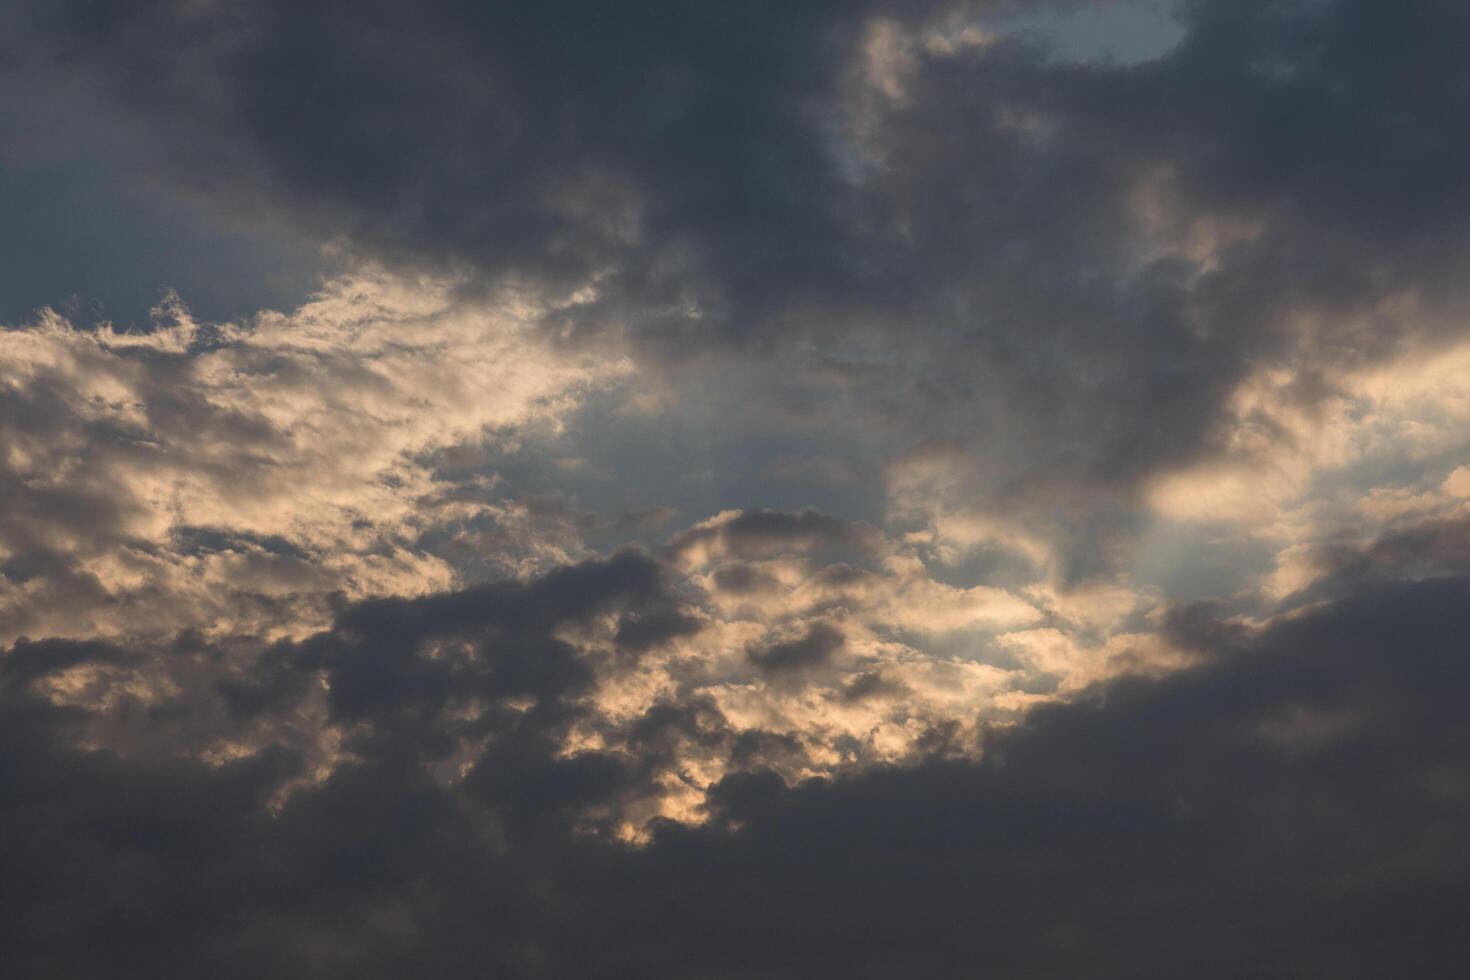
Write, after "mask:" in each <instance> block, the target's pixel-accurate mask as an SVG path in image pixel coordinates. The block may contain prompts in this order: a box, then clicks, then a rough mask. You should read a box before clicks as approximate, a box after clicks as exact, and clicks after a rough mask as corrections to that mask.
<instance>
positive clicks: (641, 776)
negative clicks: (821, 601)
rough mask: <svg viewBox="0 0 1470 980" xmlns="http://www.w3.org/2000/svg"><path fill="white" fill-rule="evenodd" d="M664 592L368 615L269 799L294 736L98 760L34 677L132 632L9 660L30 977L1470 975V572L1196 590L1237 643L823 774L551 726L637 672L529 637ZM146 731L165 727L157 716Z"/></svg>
mask: <svg viewBox="0 0 1470 980" xmlns="http://www.w3.org/2000/svg"><path fill="white" fill-rule="evenodd" d="M658 581H659V573H658V572H657V570H656V567H655V566H653V565H651V564H650V563H649V562H648V561H647V559H645V558H642V557H640V556H637V555H632V554H629V555H624V556H621V557H618V558H615V559H612V560H610V561H608V562H599V563H593V564H589V565H585V566H581V567H577V568H570V569H567V570H566V571H565V572H559V573H556V574H554V575H551V576H548V577H546V578H544V579H541V580H539V581H537V582H534V583H531V584H529V585H527V586H525V587H520V588H516V589H505V588H501V589H490V590H485V589H477V590H472V591H469V592H465V593H461V594H453V595H445V596H442V597H437V598H433V599H427V600H420V601H417V602H406V603H379V602H374V603H368V604H365V605H361V606H356V607H353V608H351V609H348V610H345V611H344V612H343V614H342V616H341V618H340V619H339V621H338V623H337V625H336V626H335V627H334V628H333V630H331V631H330V632H328V633H326V634H323V635H322V636H320V637H318V638H317V639H315V640H313V641H311V642H309V643H307V644H304V645H303V646H301V647H300V648H298V649H296V650H295V651H287V652H286V653H285V655H284V656H283V657H282V659H280V660H279V661H278V662H276V663H275V664H274V665H271V666H264V665H262V666H260V667H258V668H256V670H257V673H259V674H269V673H270V672H271V671H274V670H285V671H288V672H304V671H309V670H311V669H313V668H314V667H315V668H321V667H324V669H326V670H327V671H328V673H329V674H331V675H332V676H333V678H334V680H335V683H334V687H333V702H332V711H333V713H334V714H335V715H337V716H339V717H342V718H345V719H352V720H353V721H354V723H356V724H358V725H359V726H363V727H360V729H359V735H358V736H357V737H355V739H354V741H353V747H354V749H355V750H356V751H357V753H358V755H357V757H356V759H355V760H354V761H350V762H347V763H345V764H342V765H340V766H339V767H338V768H337V769H336V770H335V771H333V772H332V774H331V775H330V776H328V777H327V778H326V779H325V780H324V781H320V782H315V783H308V784H307V785H305V786H303V787H301V788H298V789H297V790H296V791H295V792H294V793H293V794H292V795H290V796H289V797H288V798H287V799H286V800H285V802H284V804H282V805H279V806H278V807H277V808H276V809H275V810H272V809H271V808H270V806H269V805H268V804H269V803H270V801H271V800H272V799H273V798H274V796H275V794H276V793H277V791H278V789H279V788H280V787H281V786H283V785H284V784H286V783H287V782H289V781H290V780H292V779H295V778H298V777H299V776H300V775H301V772H302V765H303V762H302V756H301V754H300V752H299V751H295V750H292V749H290V748H287V747H285V746H283V745H280V744H276V745H274V747H272V746H269V745H263V746H259V747H258V749H257V751H255V752H254V753H253V754H251V755H250V756H248V757H246V758H241V759H238V760H235V761H228V762H224V763H221V764H216V765H208V764H205V763H202V762H198V761H190V760H189V759H187V758H185V757H181V756H180V755H179V754H178V753H177V751H176V747H175V748H174V749H169V748H164V747H163V746H164V745H165V744H166V743H159V745H158V747H156V748H155V749H154V750H152V751H149V752H135V753H132V754H119V753H117V752H113V751H106V750H86V749H80V748H75V747H73V744H74V742H73V740H74V739H75V737H76V736H77V734H78V732H79V731H80V730H81V727H83V726H84V725H85V722H86V717H85V716H86V714H87V711H88V710H89V709H84V708H72V709H64V708H60V707H56V706H54V705H53V704H51V703H50V702H48V701H47V700H45V699H43V698H41V697H39V696H38V694H37V693H35V692H36V691H37V690H38V688H36V687H35V685H36V684H37V683H38V682H40V681H41V680H42V678H43V676H44V675H45V673H46V672H47V671H58V670H66V669H73V668H75V667H76V666H77V665H79V664H83V663H91V664H98V665H104V664H108V663H113V662H116V661H117V660H118V658H119V657H123V656H124V655H123V654H122V653H121V652H120V651H116V650H113V649H110V648H108V647H106V646H105V645H98V644H91V645H85V644H72V645H68V644H58V643H51V644H23V645H20V646H18V647H16V648H15V649H13V650H12V651H10V652H9V653H8V654H7V655H6V660H5V665H6V666H5V676H6V685H5V687H4V694H3V695H0V697H3V698H4V708H5V710H4V712H3V714H0V717H3V722H0V810H3V815H4V821H5V826H6V828H7V830H6V834H5V835H4V838H3V844H0V864H3V870H4V872H5V874H4V881H5V887H4V889H3V890H0V895H3V903H4V908H5V912H6V915H5V916H4V922H5V926H4V929H5V932H4V940H3V941H4V945H5V948H6V953H7V960H8V962H9V963H10V964H11V969H12V971H14V975H16V976H23V977H31V976H36V977H40V976H68V977H87V976H105V975H116V973H117V971H118V970H119V969H125V970H127V971H129V972H138V973H146V974H148V975H153V976H165V977H166V976H187V975H193V974H197V973H198V972H199V971H201V970H203V971H206V972H209V973H210V974H211V975H216V976H224V977H229V976H242V977H243V976H251V975H259V974H260V973H262V972H265V973H270V972H280V971H282V970H285V971H287V972H290V973H292V974H293V975H298V976H309V977H318V976H319V977H333V976H374V977H376V976H383V977H388V976H396V975H401V973H402V971H404V970H407V969H414V970H427V971H430V972H433V973H434V974H435V975H438V976H446V977H456V976H478V975H482V974H483V973H484V971H485V970H486V969H494V970H496V971H497V972H499V973H502V974H504V975H511V976H627V975H630V974H636V975H640V976H690V975H698V976H711V977H743V976H756V975H759V976H793V977H795V976H812V975H832V976H836V975H843V976H872V977H881V976H899V975H905V976H914V975H924V976H942V975H953V974H955V973H957V972H969V971H975V970H984V971H985V972H987V973H988V974H990V975H994V976H1003V977H1018V978H1020V977H1043V976H1055V975H1058V974H1079V973H1080V974H1085V975H1088V976H1097V977H1114V976H1116V977H1122V976H1175V975H1178V973H1179V972H1180V971H1188V972H1191V973H1192V974H1196V975H1201V976H1206V977H1216V976H1218V977H1230V976H1239V975H1241V974H1242V973H1249V974H1252V975H1273V976H1277V975H1279V976H1288V975H1289V976H1323V977H1325V976H1348V977H1358V976H1361V977H1373V976H1382V975H1384V974H1385V973H1388V972H1405V973H1409V974H1412V975H1416V976H1448V975H1451V974H1452V973H1453V972H1454V970H1455V969H1457V964H1458V963H1460V962H1462V961H1463V957H1464V956H1465V954H1466V950H1465V947H1464V939H1463V937H1462V930H1460V929H1458V928H1457V919H1458V915H1457V910H1458V909H1460V908H1462V907H1463V903H1464V901H1465V900H1466V898H1467V897H1470V896H1467V894H1466V889H1467V886H1466V882H1467V880H1470V879H1467V877H1466V875H1467V872H1470V841H1467V840H1466V839H1465V835H1464V830H1463V828H1464V825H1465V821H1466V818H1467V816H1470V814H1467V812H1466V807H1467V803H1470V801H1467V799H1466V795H1465V793H1464V789H1463V787H1464V784H1465V781H1466V779H1467V777H1470V773H1467V772H1466V769H1465V766H1466V762H1465V760H1466V758H1467V757H1470V755H1467V751H1470V745H1467V744H1466V738H1467V731H1466V727H1465V725H1464V723H1463V714H1464V713H1463V710H1462V705H1461V704H1460V692H1462V691H1463V690H1464V688H1465V685H1466V683H1467V682H1470V676H1467V673H1466V671H1467V667H1466V661H1465V658H1464V657H1463V656H1461V654H1460V649H1461V647H1462V646H1463V644H1462V643H1461V642H1460V640H1461V637H1463V635H1464V631H1465V629H1466V628H1467V626H1470V623H1467V622H1466V614H1465V610H1466V609H1470V604H1467V603H1466V602H1465V599H1466V597H1467V595H1470V580H1467V579H1466V578H1465V577H1464V575H1463V574H1456V575H1450V576H1448V577H1443V578H1438V579H1433V580H1426V581H1421V582H1391V583H1383V584H1377V585H1373V586H1370V587H1366V588H1364V589H1361V590H1359V591H1356V592H1354V593H1352V594H1351V595H1347V596H1344V597H1343V598H1342V599H1341V600H1340V601H1338V602H1334V603H1330V604H1326V605H1322V606H1319V607H1318V608H1316V609H1314V610H1313V611H1311V612H1310V613H1307V614H1305V615H1300V616H1296V617H1293V618H1289V619H1286V620H1283V621H1281V622H1279V623H1278V624H1276V625H1273V626H1271V627H1269V628H1267V629H1265V630H1264V631H1261V632H1258V633H1252V632H1250V631H1249V630H1246V629H1243V628H1241V627H1239V626H1235V627H1231V626H1229V625H1228V624H1224V623H1221V622H1219V621H1218V620H1216V619H1215V617H1214V614H1212V613H1211V612H1210V611H1209V610H1207V609H1202V608H1195V609H1191V610H1181V611H1180V613H1179V614H1178V615H1177V616H1176V617H1175V618H1174V619H1173V620H1172V621H1171V624H1170V627H1169V628H1170V631H1171V633H1172V634H1173V635H1174V636H1175V637H1176V639H1177V640H1178V641H1179V642H1181V643H1185V644H1188V645H1191V646H1193V647H1195V648H1196V649H1198V650H1200V651H1201V652H1202V653H1204V654H1206V657H1205V659H1204V660H1203V661H1201V663H1200V664H1199V665H1198V666H1196V667H1194V668H1192V669H1189V670H1185V671H1182V672H1179V673H1175V674H1173V675H1170V676H1168V677H1165V678H1162V679H1155V680H1148V681H1144V680H1128V681H1120V682H1114V683H1111V684H1108V685H1106V686H1104V687H1101V688H1096V689H1093V690H1091V691H1089V692H1087V693H1085V694H1084V695H1083V696H1081V697H1079V698H1078V699H1077V700H1076V701H1074V702H1073V703H1071V704H1067V705H1058V706H1055V707H1050V708H1045V709H1042V710H1038V711H1037V712H1035V713H1034V714H1033V715H1032V716H1031V717H1030V719H1029V720H1028V721H1027V722H1026V723H1025V724H1024V725H1022V726H1020V727H1018V728H1014V727H1013V728H1006V729H997V730H994V731H992V732H991V733H990V734H989V735H987V736H986V739H985V754H984V756H983V757H982V758H981V760H980V761H978V762H976V761H953V760H952V761H943V760H940V759H935V760H933V761H929V762H924V763H921V764H918V765H914V766H908V767H901V768H882V767H880V768H878V769H872V770H868V771H866V772H864V773H860V774H853V775H850V776H847V777H843V778H839V779H837V780H835V781H825V780H813V781H809V782H805V783H800V784H798V785H795V786H788V785H787V784H786V783H785V782H783V781H782V780H781V779H780V778H778V777H777V776H775V775H774V774H773V773H772V772H771V771H770V770H769V769H766V768H765V766H766V765H767V764H769V761H770V760H772V759H774V758H779V757H780V755H781V754H782V753H783V752H791V751H795V750H796V749H795V747H794V746H792V745H791V744H790V743H789V742H785V744H783V736H781V735H780V733H776V732H758V731H752V732H747V733H745V734H743V735H741V736H739V737H738V738H737V737H733V736H732V733H731V731H730V729H729V726H728V723H727V722H726V721H725V720H724V719H723V718H722V717H721V715H720V712H719V711H718V710H717V709H715V708H714V707H713V706H712V705H709V704H708V703H700V702H698V701H690V702H686V703H684V704H680V705H675V704H663V705H659V706H657V707H656V708H654V709H652V710H650V711H648V712H647V713H646V714H644V715H643V716H642V717H641V718H640V719H639V720H638V721H637V723H636V724H635V725H633V726H632V727H631V729H630V730H629V733H628V738H627V739H626V741H625V742H624V743H623V744H622V748H621V749H619V750H618V751H616V752H611V751H583V752H579V753H575V754H573V755H571V756H564V755H561V754H560V753H558V752H556V751H555V750H554V746H553V744H552V742H551V741H550V740H549V739H548V737H547V736H548V734H549V733H550V732H552V731H554V730H556V729H557V728H558V727H559V726H562V725H565V724H566V720H567V716H568V712H570V711H574V710H575V709H574V707H573V703H572V702H574V701H575V696H576V693H577V692H578V691H579V690H581V689H583V687H584V685H585V684H586V679H587V676H588V675H587V673H586V670H592V669H598V670H600V669H606V667H605V665H603V666H598V667H595V668H594V667H593V666H592V665H591V664H588V663H587V662H585V661H583V664H584V670H583V671H575V670H572V671H569V670H567V669H566V668H565V666H564V664H565V663H566V661H565V659H564V658H563V657H562V655H560V654H558V653H557V651H556V650H555V649H554V648H552V647H543V648H542V649H541V650H540V651H539V652H538V653H537V654H536V659H537V660H538V664H539V666H538V667H537V669H536V671H535V673H534V675H531V676H530V677H527V676H526V675H524V674H522V673H520V672H521V671H522V670H523V668H524V665H525V660H524V658H525V656H526V647H525V645H524V644H525V642H527V641H528V640H530V639H531V638H533V637H542V638H545V637H546V636H547V632H548V631H549V630H552V629H555V628H566V627H567V626H569V625H571V624H572V623H574V622H575V621H576V620H578V619H580V618H582V617H585V616H588V615H592V614H594V613H595V612H596V611H597V610H600V609H608V608H618V607H621V606H624V605H625V604H627V606H628V608H637V607H639V606H640V605H641V604H644V603H646V602H649V601H652V600H653V599H655V598H656V596H657V594H658V591H659V586H658V584H657V583H658ZM609 604H611V605H609ZM448 635H466V636H470V637H473V638H475V639H476V641H477V644H478V645H477V647H476V649H475V653H474V656H473V659H472V660H470V661H468V662H466V663H465V664H464V665H463V666H459V667H451V666H448V665H447V664H446V663H445V662H444V660H443V659H442V657H441V655H440V654H433V655H430V653H429V649H430V647H431V646H432V645H433V642H434V641H435V640H437V639H441V638H443V637H445V636H448ZM348 649H352V650H354V651H355V653H356V655H355V656H353V657H348V656H346V655H345V653H344V652H341V651H346V650H348ZM373 651H377V652H373ZM180 653H181V651H176V652H175V653H173V654H166V655H165V656H178V655H180ZM137 655H139V654H136V653H135V654H129V655H128V656H137ZM436 657H438V658H440V659H436ZM609 662H610V661H609ZM369 666H370V667H371V669H370V670H369V669H368V667H369ZM359 671H362V672H363V673H361V674H360V675H358V676H359V677H360V682H361V683H369V684H371V685H372V686H371V688H370V689H364V688H362V687H361V686H360V683H359V686H357V687H354V683H358V682H354V681H353V680H352V677H353V676H354V675H355V673H356V672H359ZM436 671H438V672H440V673H439V676H441V677H442V679H443V680H442V681H435V680H434V679H433V678H434V676H435V672H436ZM339 692H340V693H339ZM512 692H517V693H530V694H531V695H533V696H534V697H535V698H536V699H537V705H536V706H535V707H532V708H530V709H529V710H509V711H504V710H503V711H499V712H490V713H487V714H485V715H483V716H481V718H480V719H479V720H478V721H476V722H474V723H473V725H475V726H478V728H479V730H480V732H481V733H482V734H484V735H485V736H487V737H488V740H489V741H488V745H489V748H488V750H487V751H486V753H485V754H484V755H483V757H482V758H481V759H480V760H479V761H478V762H477V763H476V764H475V765H474V766H473V767H472V768H471V769H470V770H469V772H468V775H467V776H466V777H465V778H464V779H463V780H462V781H458V782H453V783H444V782H441V781H436V780H435V779H434V778H432V777H431V776H430V775H429V772H430V770H429V768H428V767H426V766H425V765H423V762H424V761H425V760H432V759H433V758H434V757H436V756H438V755H442V754H443V753H444V751H445V748H444V745H443V743H445V742H446V741H447V740H448V739H447V738H446V736H450V735H451V734H454V733H455V726H456V725H463V724H465V723H464V722H462V721H456V720H455V717H454V715H453V713H452V712H446V711H445V710H444V707H445V705H446V703H447V701H448V700H451V699H453V698H455V697H464V696H467V695H469V694H471V693H482V694H488V695H491V696H495V697H501V696H505V695H507V694H510V693H512ZM295 696H299V695H292V697H295ZM288 701H289V699H270V698H266V699H264V700H263V701H262V702H261V703H262V704H269V707H266V708H265V709H264V710H266V711H268V712H280V711H282V710H284V709H283V706H284V705H285V704H286V703H288ZM90 710H97V709H90ZM127 723H128V724H131V725H134V726H142V727H147V726H157V725H168V724H170V721H169V719H168V711H167V710H166V709H164V708H161V707H159V706H155V707H154V708H153V709H151V710H150V711H148V712H143V713H139V712H134V714H133V716H132V717H131V718H130V719H128V722H127ZM691 742H692V743H699V744H703V745H705V746H707V747H709V748H712V749H713V748H720V749H722V750H724V751H730V752H732V753H734V754H736V755H739V756H741V757H742V758H743V759H744V760H745V761H744V764H743V765H742V766H741V767H740V769H738V770H736V771H733V772H732V773H731V774H729V775H726V776H725V777H724V778H723V780H722V781H721V782H720V783H718V784H717V785H716V786H715V787H714V788H713V789H712V791H711V793H710V796H709V802H708V804H707V805H708V808H709V809H708V812H709V816H710V818H711V819H710V821H709V822H708V823H707V824H705V825H704V826H702V827H689V826H683V825H680V824H674V823H664V824H661V825H657V826H656V828H655V830H654V833H653V837H652V839H651V840H650V841H649V842H648V843H647V844H646V845H644V846H642V847H629V846H627V845H623V844H619V843H617V842H615V841H612V840H609V839H607V838H606V837H605V836H603V835H601V834H598V833H595V832H592V833H589V831H594V830H595V829H596V828H597V827H598V826H599V821H600V820H602V819H604V818H605V815H606V814H607V812H608V807H609V806H610V805H611V804H613V803H616V802H618V801H623V800H626V799H627V798H629V797H630V796H636V795H637V794H638V793H639V792H641V791H646V786H647V784H646V780H647V779H648V776H649V774H650V772H651V771H652V770H653V769H655V768H657V766H658V765H660V764H662V763H664V762H667V760H668V759H669V758H671V757H672V753H673V752H674V749H675V747H676V746H677V745H679V744H685V743H691Z"/></svg>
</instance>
